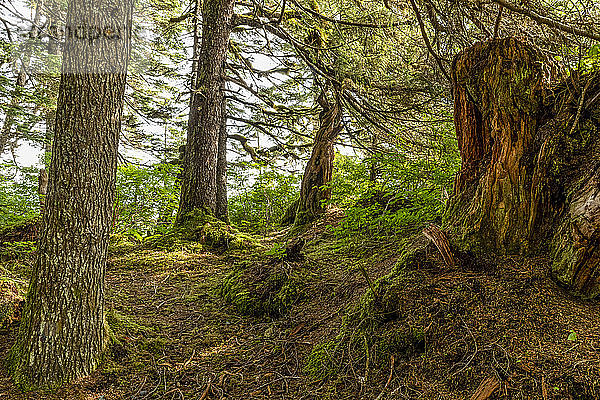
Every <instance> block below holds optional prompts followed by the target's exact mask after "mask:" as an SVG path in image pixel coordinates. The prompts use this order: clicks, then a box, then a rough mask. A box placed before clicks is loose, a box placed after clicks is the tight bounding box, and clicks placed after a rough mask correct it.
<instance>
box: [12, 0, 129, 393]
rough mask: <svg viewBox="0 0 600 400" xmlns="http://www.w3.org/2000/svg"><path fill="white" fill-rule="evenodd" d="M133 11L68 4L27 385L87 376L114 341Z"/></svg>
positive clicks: (24, 335)
mask: <svg viewBox="0 0 600 400" xmlns="http://www.w3.org/2000/svg"><path fill="white" fill-rule="evenodd" d="M107 10H109V12H107ZM131 13H132V2H131V1H129V0H72V1H71V2H70V4H69V8H68V14H67V15H68V16H67V35H66V44H65V49H64V52H63V66H62V74H61V84H60V89H59V97H58V106H57V112H56V123H55V132H56V137H55V139H54V142H53V147H52V154H53V157H52V161H51V166H50V174H49V186H48V194H47V196H46V206H45V213H44V215H43V220H42V230H41V237H40V239H39V243H38V255H37V259H36V262H35V264H34V268H33V271H32V277H31V281H30V285H29V291H28V294H27V300H26V305H25V309H24V312H23V318H22V320H21V325H20V328H19V334H18V337H17V341H16V343H15V345H14V346H13V348H12V349H11V353H10V357H9V366H10V369H11V371H12V374H13V377H14V379H15V382H16V383H17V384H18V385H19V386H20V387H21V388H23V389H25V390H29V389H33V388H55V387H57V386H60V385H61V384H63V383H66V382H70V381H73V380H75V379H78V378H80V377H83V376H86V375H88V374H90V373H91V372H92V371H93V370H94V369H95V368H96V366H97V365H98V363H99V360H100V357H101V355H102V353H103V351H104V349H105V346H106V344H107V335H106V332H105V330H106V326H105V316H104V310H103V304H104V275H105V265H106V252H107V247H108V238H109V232H110V226H111V220H112V209H113V199H114V192H115V180H116V167H117V146H118V141H119V133H120V129H121V114H122V109H123V96H124V92H125V82H126V71H127V60H128V57H129V53H130V44H129V43H130V36H131V32H130V26H131ZM69 32H70V33H69Z"/></svg>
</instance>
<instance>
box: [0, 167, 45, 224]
mask: <svg viewBox="0 0 600 400" xmlns="http://www.w3.org/2000/svg"><path fill="white" fill-rule="evenodd" d="M0 170H1V171H2V172H0V227H6V226H7V225H14V224H18V223H20V222H22V221H26V220H29V219H31V218H33V217H35V216H36V215H38V214H39V198H38V194H37V174H38V172H39V171H38V170H37V169H36V168H20V169H17V168H15V167H14V166H13V165H11V164H0Z"/></svg>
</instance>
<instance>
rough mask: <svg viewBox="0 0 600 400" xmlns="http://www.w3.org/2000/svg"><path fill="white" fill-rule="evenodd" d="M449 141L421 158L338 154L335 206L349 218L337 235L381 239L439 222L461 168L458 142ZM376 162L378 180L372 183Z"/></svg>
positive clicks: (333, 192)
mask: <svg viewBox="0 0 600 400" xmlns="http://www.w3.org/2000/svg"><path fill="white" fill-rule="evenodd" d="M444 137H446V138H447V139H446V140H440V141H439V143H437V144H435V145H433V144H432V147H431V148H430V149H429V150H430V151H429V153H428V154H421V155H419V156H414V155H411V156H408V155H403V154H400V153H391V152H388V153H378V154H375V155H373V156H371V157H370V158H368V159H366V160H361V159H359V158H358V157H350V156H344V155H341V154H338V155H337V156H336V159H335V163H334V174H333V179H332V182H331V188H332V198H331V201H330V203H331V204H334V205H336V206H339V207H342V208H343V209H345V211H346V218H345V219H344V220H343V221H342V222H341V223H340V224H339V225H338V226H337V227H336V228H335V232H336V234H337V235H338V236H342V237H344V236H345V237H353V236H355V235H356V233H362V234H365V235H369V236H370V237H372V238H375V239H377V238H381V237H386V236H389V235H394V234H398V233H402V232H406V231H407V230H411V229H413V228H418V227H421V226H422V225H424V224H425V223H427V222H430V221H434V220H436V219H438V218H440V217H441V216H442V213H443V211H444V208H445V203H446V200H447V198H448V196H449V194H450V193H451V191H452V182H453V179H454V175H455V173H456V171H457V170H458V168H459V166H460V158H459V155H458V149H457V146H456V142H455V141H454V140H451V139H450V138H449V136H448V135H446V136H444ZM373 164H374V165H375V168H376V170H377V172H378V173H377V175H378V176H377V180H376V181H370V180H369V177H370V173H369V172H370V168H371V165H373Z"/></svg>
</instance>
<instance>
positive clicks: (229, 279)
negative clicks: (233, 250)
mask: <svg viewBox="0 0 600 400" xmlns="http://www.w3.org/2000/svg"><path fill="white" fill-rule="evenodd" d="M238 268H239V266H238ZM266 269H267V270H266V271H258V270H256V269H254V268H253V266H250V267H249V268H246V269H237V270H235V271H233V272H231V273H230V274H229V275H227V276H226V277H225V279H224V280H223V282H222V283H221V285H220V286H219V289H218V294H219V295H220V296H221V297H222V298H223V299H224V300H225V301H227V302H229V303H231V304H233V305H234V306H235V308H236V310H237V311H238V312H239V313H241V314H245V315H255V316H271V317H277V316H281V315H284V314H285V313H287V312H288V311H289V310H290V309H291V308H292V306H294V305H295V304H297V303H298V302H300V301H301V300H302V299H304V298H305V297H306V290H305V287H306V282H307V280H308V275H307V274H306V272H305V271H303V270H297V271H292V272H291V273H289V274H287V273H284V272H283V271H281V270H277V268H276V267H275V268H273V267H272V266H271V267H266Z"/></svg>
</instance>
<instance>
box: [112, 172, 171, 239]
mask: <svg viewBox="0 0 600 400" xmlns="http://www.w3.org/2000/svg"><path fill="white" fill-rule="evenodd" d="M179 170H180V167H179V166H178V165H172V164H157V165H153V166H150V167H139V166H135V165H125V166H120V167H119V169H118V171H117V196H116V203H115V233H123V234H128V235H131V236H134V237H141V236H143V235H146V234H148V233H149V232H150V231H152V230H154V229H155V228H157V227H158V229H160V227H161V226H162V227H168V226H170V225H171V224H172V223H173V220H174V218H175V212H176V210H177V205H178V202H179V183H178V182H177V175H178V173H179Z"/></svg>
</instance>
